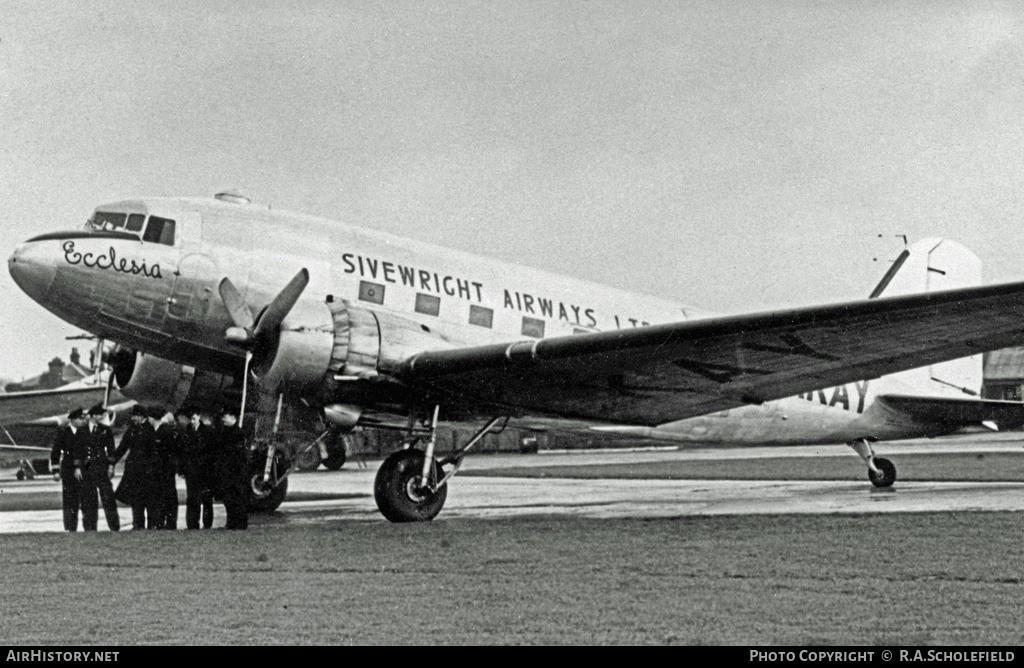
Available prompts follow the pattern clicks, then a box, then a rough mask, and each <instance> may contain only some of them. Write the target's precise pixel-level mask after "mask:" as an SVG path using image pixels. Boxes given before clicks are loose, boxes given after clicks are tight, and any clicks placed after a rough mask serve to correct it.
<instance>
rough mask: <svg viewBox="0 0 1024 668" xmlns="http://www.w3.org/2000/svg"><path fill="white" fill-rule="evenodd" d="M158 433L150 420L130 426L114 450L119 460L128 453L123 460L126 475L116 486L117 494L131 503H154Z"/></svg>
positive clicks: (117, 497)
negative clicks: (156, 440)
mask: <svg viewBox="0 0 1024 668" xmlns="http://www.w3.org/2000/svg"><path fill="white" fill-rule="evenodd" d="M155 438H156V432H155V431H154V430H153V425H151V424H150V423H149V421H148V420H147V421H145V422H143V423H142V424H135V423H134V422H133V423H132V424H130V425H128V429H126V430H125V432H124V436H122V437H121V444H120V445H119V446H117V450H115V451H114V457H115V458H116V459H118V460H120V459H121V457H123V456H124V453H125V452H127V453H128V457H127V458H126V459H125V460H124V474H123V475H122V476H121V482H120V483H119V484H118V486H117V491H116V492H115V493H114V497H115V498H116V499H117V500H118V501H120V502H121V503H127V504H128V505H129V506H142V505H147V504H149V503H151V502H152V500H153V499H152V497H153V490H154V481H155V473H156V449H155Z"/></svg>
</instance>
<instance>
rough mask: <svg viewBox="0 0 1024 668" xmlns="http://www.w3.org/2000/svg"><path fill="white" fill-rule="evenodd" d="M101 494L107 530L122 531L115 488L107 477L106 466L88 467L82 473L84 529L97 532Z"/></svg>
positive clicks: (93, 465)
mask: <svg viewBox="0 0 1024 668" xmlns="http://www.w3.org/2000/svg"><path fill="white" fill-rule="evenodd" d="M97 493H98V494H99V498H100V501H101V502H102V503H103V514H104V515H106V517H107V528H108V529H110V530H111V531H119V530H120V529H121V518H120V516H119V515H118V514H117V501H116V500H115V499H114V486H113V485H112V484H111V483H110V477H109V476H107V467H106V465H105V464H101V463H94V464H92V465H86V467H85V470H83V471H82V528H83V529H85V530H86V531H96V525H97V522H98V518H99V507H98V505H97V503H96V495H97Z"/></svg>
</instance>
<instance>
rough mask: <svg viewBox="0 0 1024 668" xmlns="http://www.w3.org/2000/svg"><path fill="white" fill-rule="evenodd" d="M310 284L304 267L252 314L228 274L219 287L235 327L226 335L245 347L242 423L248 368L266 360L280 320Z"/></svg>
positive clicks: (235, 343) (278, 331) (278, 332)
mask: <svg viewBox="0 0 1024 668" xmlns="http://www.w3.org/2000/svg"><path fill="white" fill-rule="evenodd" d="M308 284H309V271H308V270H307V269H306V268H305V267H303V268H302V269H300V270H299V273H297V274H295V276H294V277H293V278H292V280H290V281H288V285H286V286H284V288H283V289H282V290H281V292H279V293H277V296H275V297H274V299H273V300H271V302H270V303H269V304H267V306H266V307H265V308H264V309H263V310H262V311H260V313H259V315H258V316H257V317H255V318H254V317H253V314H252V308H250V306H249V304H248V303H247V302H246V301H245V298H244V297H242V295H241V293H240V292H239V291H238V288H236V287H235V284H234V283H232V282H231V279H230V278H228V277H227V276H225V277H224V278H223V279H221V282H220V285H219V286H218V288H217V289H218V292H220V298H221V299H222V300H223V301H224V306H225V307H226V308H227V311H228V315H230V316H231V322H233V323H234V326H233V327H228V329H227V331H226V332H225V333H224V338H225V339H226V340H227V342H228V343H231V344H233V345H236V346H239V347H241V348H244V349H245V371H244V374H243V376H242V407H241V409H240V410H239V415H238V422H239V425H241V424H242V420H243V418H244V417H245V400H246V396H247V394H248V389H249V367H250V365H251V364H252V361H253V360H254V359H255V360H256V366H257V367H260V366H262V365H263V364H264V363H265V362H267V360H266V357H267V355H269V354H271V353H272V351H273V350H274V349H275V347H276V343H277V337H278V335H279V334H280V331H281V323H283V322H284V319H285V318H286V317H288V313H289V312H291V310H292V308H293V307H294V306H295V304H296V302H298V301H299V297H301V296H302V292H303V290H305V289H306V286H307V285H308Z"/></svg>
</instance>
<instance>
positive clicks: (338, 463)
mask: <svg viewBox="0 0 1024 668" xmlns="http://www.w3.org/2000/svg"><path fill="white" fill-rule="evenodd" d="M346 440H347V439H346V438H345V437H344V436H343V435H342V433H341V432H340V431H332V432H331V433H330V434H328V435H327V440H326V441H325V442H324V446H326V448H327V459H323V460H321V463H322V464H323V465H324V468H326V469H327V470H328V471H337V470H338V469H340V468H341V467H342V466H344V465H345V460H346V459H348V452H347V450H346V448H345V445H346Z"/></svg>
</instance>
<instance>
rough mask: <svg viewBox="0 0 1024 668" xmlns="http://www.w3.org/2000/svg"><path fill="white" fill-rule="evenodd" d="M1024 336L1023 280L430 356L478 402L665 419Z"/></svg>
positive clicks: (415, 360)
mask: <svg viewBox="0 0 1024 668" xmlns="http://www.w3.org/2000/svg"><path fill="white" fill-rule="evenodd" d="M1022 342H1024V283H1013V284H1004V285H997V286H987V287H981V288H966V289H961V290H951V291H947V292H933V293H928V294H919V295H908V296H900V297H892V298H883V299H873V300H862V301H857V302H850V303H845V304H835V305H827V306H817V307H809V308H802V309H794V310H788V311H778V312H767V313H759V314H752V315H742V316H728V317H720V318H709V319H704V320H695V321H687V322H681V323H673V324H667V325H656V326H651V327H643V328H637V329H629V330H616V331H610V332H601V333H596V334H586V335H580V336H571V337H558V338H551V339H543V340H531V341H518V342H514V343H509V344H494V345H486V346H477V347H471V348H461V349H454V350H443V351H431V352H424V353H420V354H419V355H416V356H414V357H412V358H410V359H409V360H408V361H407V362H406V363H405V364H404V365H403V366H402V367H401V368H400V369H399V370H398V371H397V373H396V375H397V377H398V378H400V379H401V380H403V381H405V382H407V383H409V384H411V385H415V386H417V387H420V388H422V389H425V390H430V391H433V392H439V393H443V394H445V395H446V396H447V397H448V398H449V400H454V401H461V402H464V403H466V404H467V405H475V406H480V405H482V404H483V405H486V404H490V405H491V406H492V407H493V408H494V409H495V410H503V411H508V412H509V413H511V414H514V415H522V414H531V413H536V414H546V415H552V416H560V417H570V418H578V419H586V420H601V421H608V422H619V423H622V422H625V423H632V424H645V425H652V426H653V425H657V424H663V423H665V422H671V421H674V420H681V419H684V418H687V417H693V416H696V415H703V414H706V413H711V412H715V411H719V410H724V409H726V408H731V407H734V406H739V405H743V404H751V403H753V404H756V403H761V402H764V401H768V400H773V399H778V398H782V397H786V396H791V395H794V394H799V393H801V392H805V391H809V390H812V389H816V388H820V387H828V386H832V385H840V384H843V383H847V382H853V381H856V380H861V379H865V378H876V377H878V376H881V375H884V374H888V373H894V372H897V371H902V370H905V369H910V368H914V367H919V366H926V365H929V364H933V363H936V362H941V361H945V360H949V359H955V358H958V357H966V356H969V355H973V354H977V353H979V352H983V351H986V350H995V349H998V348H1004V347H1007V346H1011V345H1016V344H1019V343H1022Z"/></svg>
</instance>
